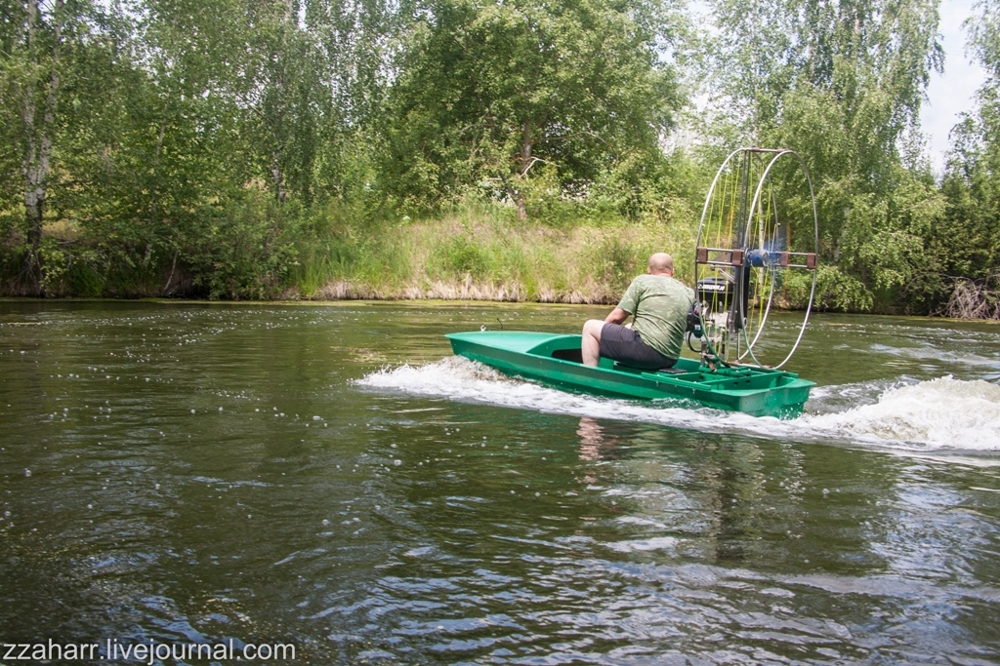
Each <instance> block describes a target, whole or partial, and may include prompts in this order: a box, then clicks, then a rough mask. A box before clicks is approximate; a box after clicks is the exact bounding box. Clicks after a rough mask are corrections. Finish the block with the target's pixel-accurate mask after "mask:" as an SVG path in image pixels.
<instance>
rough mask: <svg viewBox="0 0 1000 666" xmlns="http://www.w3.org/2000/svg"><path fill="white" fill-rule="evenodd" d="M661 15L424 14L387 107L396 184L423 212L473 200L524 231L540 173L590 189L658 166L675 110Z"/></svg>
mask: <svg viewBox="0 0 1000 666" xmlns="http://www.w3.org/2000/svg"><path fill="white" fill-rule="evenodd" d="M665 13H666V8H665V7H664V6H663V5H660V4H658V2H657V0H649V1H646V2H642V1H633V2H625V1H621V0H573V1H572V2H565V3H556V4H552V3H545V2H541V1H540V0H508V1H504V2H483V1H482V0H431V2H429V3H427V4H426V5H420V6H418V7H417V8H416V14H415V16H416V17H417V18H416V20H415V21H414V23H413V25H412V27H411V28H410V30H409V32H408V34H407V36H406V43H405V55H404V57H403V59H402V64H401V67H400V75H399V80H398V81H397V82H396V85H395V86H394V89H393V91H392V98H391V100H390V104H391V114H392V124H391V127H390V129H389V132H388V142H389V146H390V157H391V160H390V163H389V165H390V166H389V174H390V182H392V183H394V184H395V186H396V189H397V192H398V193H399V194H400V195H401V196H402V197H404V198H407V199H408V200H410V201H411V202H414V203H416V204H417V205H434V203H435V201H434V200H435V199H436V198H437V197H438V196H442V195H443V196H453V197H454V196H461V195H462V194H463V193H464V192H465V191H467V190H469V189H473V188H477V187H478V188H480V189H481V190H485V191H486V192H488V193H491V194H495V195H499V196H502V197H507V198H509V199H510V200H512V201H513V202H515V204H516V206H517V211H518V217H519V218H521V219H524V218H525V217H527V199H528V197H527V189H528V187H529V186H530V179H531V178H532V176H534V175H535V174H537V173H538V172H542V171H546V172H548V173H549V174H550V175H551V176H553V177H555V178H556V179H558V181H559V182H560V183H562V184H563V185H565V184H569V183H574V182H577V183H579V182H587V181H588V180H591V179H593V178H594V177H595V176H596V175H597V174H598V173H599V172H600V171H601V170H604V169H608V168H609V167H611V166H612V165H613V164H614V163H615V162H616V161H617V160H621V159H624V158H625V157H626V156H627V155H629V154H630V153H634V152H639V153H644V154H646V155H654V154H656V153H657V150H658V148H657V141H658V139H659V137H660V136H661V135H662V133H663V132H664V131H666V130H667V129H668V128H669V127H670V126H671V125H672V121H673V119H672V113H673V111H674V110H675V109H676V108H677V106H678V104H679V98H678V92H677V86H676V82H675V76H674V73H673V71H672V70H671V68H670V67H669V66H667V65H666V64H664V61H663V55H664V54H663V53H662V49H661V46H662V44H661V42H662V41H663V39H664V38H665V37H666V35H665V34H664V32H663V31H664V29H665V28H666V26H664V25H663V24H662V23H661V20H662V19H663V17H664V15H665ZM428 194H431V196H430V197H428V196H427V195H428Z"/></svg>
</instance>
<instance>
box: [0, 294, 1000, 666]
mask: <svg viewBox="0 0 1000 666" xmlns="http://www.w3.org/2000/svg"><path fill="white" fill-rule="evenodd" d="M604 314H605V308H594V307H588V306H538V305H499V304H441V303H416V304H407V303H364V302H347V303H334V304H324V305H283V304H209V303H173V302H170V303H159V302H28V301H4V302H0V377H2V384H0V426H2V430H0V600H2V603H0V643H15V642H39V641H56V642H64V643H65V642H70V641H78V642H80V641H100V642H101V643H102V645H104V644H106V642H107V641H115V642H116V644H121V645H123V646H125V645H133V644H141V643H146V644H149V643H153V644H170V645H179V644H185V643H197V642H202V643H213V644H214V643H219V642H230V641H231V642H232V643H233V644H235V645H237V646H240V645H243V646H245V645H250V644H254V645H261V644H265V643H279V642H280V643H285V644H293V645H294V646H295V650H296V652H295V662H296V663H314V664H353V663H386V664H389V663H402V664H565V663H579V664H739V663H754V664H768V663H774V664H785V663H809V664H844V663H864V664H892V663H914V664H923V663H941V664H987V663H998V662H1000V622H998V619H1000V385H998V381H1000V327H997V326H990V325H986V324H966V323H955V322H949V321H935V320H927V319H908V318H887V317H855V316H843V315H817V316H814V319H813V321H812V322H811V324H810V327H809V330H808V331H807V333H806V336H805V338H804V340H803V343H802V347H801V348H800V350H799V352H798V353H797V355H796V356H795V357H794V358H793V360H792V362H791V363H790V366H789V369H791V370H793V371H796V372H799V373H801V374H802V375H803V376H805V377H808V378H810V379H813V380H814V381H816V382H817V383H818V387H817V388H815V389H814V390H813V398H812V399H811V400H810V402H809V403H807V405H806V409H805V413H804V414H803V415H802V416H801V417H799V418H797V419H794V420H790V421H778V420H775V419H755V418H751V417H746V416H742V415H739V414H725V413H721V412H717V411H713V410H708V409H703V408H701V409H693V408H684V407H681V406H677V405H670V404H664V405H655V404H650V403H640V402H628V401H620V400H606V399H595V398H589V397H585V396H579V395H569V394H565V393H561V392H558V391H554V390H550V389H546V388H543V387H540V386H536V385H533V384H530V383H525V382H520V381H512V380H509V379H504V378H502V377H498V376H497V375H495V374H494V373H493V372H492V371H489V370H487V369H484V368H482V367H477V366H474V365H473V364H471V363H469V362H467V361H465V360H464V359H456V358H454V357H452V356H451V353H450V349H449V347H448V344H447V341H446V340H445V339H444V338H443V337H442V336H443V334H444V333H446V332H450V331H459V330H478V329H479V328H480V326H481V325H484V324H485V325H487V326H488V327H491V328H498V327H499V326H500V325H503V326H504V327H505V328H507V329H518V328H520V329H531V330H550V331H564V332H575V331H577V330H578V329H579V327H580V325H581V323H582V321H583V320H584V319H586V318H588V317H594V316H603V315H604ZM498 320H499V321H498ZM769 325H773V326H774V327H775V329H776V330H779V331H780V330H781V328H782V326H784V327H785V328H786V329H787V330H788V333H787V335H790V336H794V334H795V327H794V325H793V323H790V321H786V320H785V319H783V318H782V317H780V316H777V317H775V320H774V322H771V323H769ZM105 656H107V655H105ZM7 658H8V659H10V656H9V655H8V657H7ZM119 661H120V660H119ZM287 661H288V660H286V663H287ZM0 662H2V663H6V664H8V666H9V664H11V663H15V662H12V661H4V658H3V655H0ZM102 663H105V664H107V663H111V661H109V660H107V659H105V660H103V661H102ZM163 663H175V662H174V660H172V659H167V660H164V661H163ZM192 663H194V662H192ZM198 663H205V662H198ZM217 663H225V662H222V661H218V662H217Z"/></svg>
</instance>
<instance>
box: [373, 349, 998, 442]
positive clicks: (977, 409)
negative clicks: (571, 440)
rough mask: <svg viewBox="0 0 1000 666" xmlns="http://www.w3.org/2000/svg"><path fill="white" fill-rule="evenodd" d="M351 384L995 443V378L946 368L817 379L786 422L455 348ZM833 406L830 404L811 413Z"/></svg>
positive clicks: (679, 423)
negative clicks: (601, 386) (482, 358)
mask: <svg viewBox="0 0 1000 666" xmlns="http://www.w3.org/2000/svg"><path fill="white" fill-rule="evenodd" d="M356 383H357V384H358V385H360V386H365V387H369V388H375V389H380V390H392V391H401V392H404V393H407V394H410V395H426V396H435V397H443V398H449V399H453V400H456V401H461V402H477V403H484V404H490V405H495V406H499V407H510V408H516V409H531V410H535V411H539V412H544V413H554V414H566V415H568V416H590V417H594V418H599V419H600V418H603V419H614V420H624V421H635V422H642V423H654V424H659V425H665V426H670V427H675V428H684V429H691V430H697V431H699V432H712V433H738V434H744V435H749V436H755V437H764V438H767V439H779V440H782V441H798V442H806V441H828V442H836V443H850V444H862V445H874V446H877V447H881V448H891V449H902V450H908V451H934V450H961V451H984V452H985V451H1000V386H997V385H995V384H991V383H989V382H986V381H982V380H975V381H963V380H959V379H955V378H953V377H951V376H948V377H942V378H940V379H935V380H932V381H922V382H916V383H910V384H905V385H896V386H888V387H887V386H885V385H884V384H871V383H869V384H850V385H844V386H828V387H818V388H817V389H816V393H815V397H816V398H817V400H816V401H815V403H816V404H815V405H814V403H813V402H810V403H807V405H806V407H807V413H806V414H804V415H803V416H801V417H799V418H797V419H794V420H791V421H779V420H778V419H774V418H769V417H753V416H747V415H746V414H739V413H734V412H723V411H719V410H716V409H711V408H708V407H704V406H702V405H698V404H696V403H691V402H687V401H682V400H663V401H656V402H655V403H645V402H644V403H638V402H635V401H629V400H616V399H610V398H598V397H593V396H587V395H578V394H572V393H565V392H563V391H558V390H556V389H551V388H547V387H544V386H541V385H538V384H534V383H531V382H527V381H521V380H516V379H511V378H509V377H506V376H504V375H502V374H500V373H498V372H496V371H495V370H492V369H491V368H487V367H486V366H483V365H481V364H479V363H475V362H473V361H469V360H468V359H465V358H462V357H459V356H454V357H448V358H445V359H442V360H440V361H437V362H435V363H431V364H428V365H424V366H420V367H413V366H409V365H404V366H401V367H397V368H383V369H382V370H379V371H377V372H374V373H372V374H369V375H367V376H366V377H363V378H362V379H360V380H358V381H357V382H356ZM845 399H846V401H845ZM831 408H832V409H835V410H836V411H833V412H830V413H816V412H824V411H825V410H830V409H831Z"/></svg>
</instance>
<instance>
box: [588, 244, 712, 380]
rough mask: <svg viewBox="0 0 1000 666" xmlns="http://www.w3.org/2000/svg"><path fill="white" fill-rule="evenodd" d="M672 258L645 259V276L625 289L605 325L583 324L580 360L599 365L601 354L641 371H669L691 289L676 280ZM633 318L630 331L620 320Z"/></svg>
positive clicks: (677, 350) (691, 299)
mask: <svg viewBox="0 0 1000 666" xmlns="http://www.w3.org/2000/svg"><path fill="white" fill-rule="evenodd" d="M673 276H674V260H673V258H672V257H671V256H670V255H669V254H667V253H666V252H657V253H656V254H654V255H653V256H651V257H650V258H649V266H648V267H647V268H646V275H639V276H637V277H636V278H635V279H634V280H632V284H630V285H629V287H628V290H627V291H626V292H625V295H624V296H622V300H621V302H619V303H618V307H616V308H615V309H614V310H612V311H611V314H609V315H608V316H607V317H606V318H605V319H604V321H601V320H599V319H591V320H589V321H587V323H585V324H584V325H583V344H582V349H581V351H582V352H583V362H584V364H585V365H597V362H598V360H599V359H600V357H601V356H604V357H607V358H612V359H614V360H616V361H618V362H619V363H621V364H622V365H627V366H629V367H631V368H639V369H642V370H659V369H661V368H670V367H672V366H673V365H674V363H676V362H677V357H678V356H680V354H681V345H682V343H683V341H684V332H685V330H686V329H687V313H688V310H689V309H690V308H691V304H692V303H693V302H694V290H693V289H690V288H689V287H686V286H684V284H682V283H681V282H679V281H678V280H675V279H674V277H673ZM629 316H633V317H634V319H633V322H632V328H631V329H630V328H626V327H625V326H622V325H621V324H622V322H624V321H625V320H626V319H628V318H629Z"/></svg>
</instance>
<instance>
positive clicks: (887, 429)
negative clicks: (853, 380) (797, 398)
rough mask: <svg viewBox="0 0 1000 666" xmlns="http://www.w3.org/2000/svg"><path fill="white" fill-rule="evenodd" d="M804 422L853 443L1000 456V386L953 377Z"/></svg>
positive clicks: (901, 388) (904, 388) (888, 393)
mask: <svg viewBox="0 0 1000 666" xmlns="http://www.w3.org/2000/svg"><path fill="white" fill-rule="evenodd" d="M802 421H804V422H806V423H808V424H809V425H810V426H812V427H815V428H818V429H821V430H826V431H830V432H842V433H849V434H850V435H851V436H852V439H861V440H865V441H872V442H875V443H899V444H907V445H911V446H913V445H916V446H923V447H924V448H927V449H960V450H971V451H997V450H1000V386H998V385H996V384H991V383H989V382H986V381H983V380H981V379H978V380H974V381H963V380H959V379H955V378H954V377H952V376H950V375H949V376H946V377H941V378H939V379H934V380H931V381H923V382H919V383H916V384H912V385H907V386H899V387H894V388H890V389H888V390H886V391H885V392H884V393H882V395H881V396H879V399H878V402H876V403H875V404H870V405H863V406H860V407H854V408H851V409H848V410H847V411H845V412H840V413H835V414H823V415H819V416H810V415H808V414H807V415H806V416H804V417H803V418H802Z"/></svg>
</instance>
